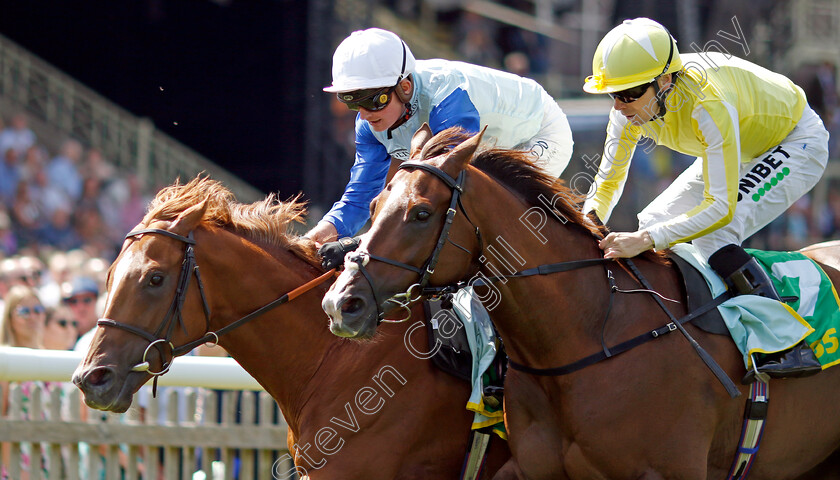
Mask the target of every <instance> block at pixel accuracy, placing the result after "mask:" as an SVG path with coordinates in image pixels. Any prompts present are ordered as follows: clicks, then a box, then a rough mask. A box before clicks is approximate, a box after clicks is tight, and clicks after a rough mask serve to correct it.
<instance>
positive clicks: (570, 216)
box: [418, 127, 607, 236]
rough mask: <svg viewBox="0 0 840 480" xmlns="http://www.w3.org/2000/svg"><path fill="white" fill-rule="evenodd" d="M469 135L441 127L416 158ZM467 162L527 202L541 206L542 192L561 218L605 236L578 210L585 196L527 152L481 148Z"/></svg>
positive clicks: (432, 154)
mask: <svg viewBox="0 0 840 480" xmlns="http://www.w3.org/2000/svg"><path fill="white" fill-rule="evenodd" d="M471 137H472V135H471V134H470V133H468V132H467V131H466V130H464V129H461V128H458V127H452V128H448V129H446V130H443V131H442V132H439V133H438V134H437V135H435V136H434V137H433V138H432V139H431V140H429V142H428V143H426V144H425V145H424V146H423V149H422V151H421V152H420V155H418V157H419V158H418V160H430V159H432V158H435V157H439V156H441V155H443V154H445V153H446V152H447V151H448V150H450V149H451V148H452V147H454V146H455V145H458V144H460V143H463V142H464V141H466V140H467V139H469V138H471ZM470 164H471V165H472V166H473V167H475V168H477V169H479V170H481V171H482V172H484V173H486V174H487V175H489V176H490V177H492V178H493V179H494V180H496V181H497V182H498V183H500V184H501V185H504V186H505V187H507V188H508V189H509V190H511V191H513V192H514V193H516V194H517V195H518V196H519V197H521V198H522V200H523V201H525V202H526V203H528V204H530V205H534V206H544V202H541V201H540V195H542V196H543V197H544V198H545V201H547V202H552V203H553V205H554V207H555V209H556V210H557V213H559V214H560V215H562V216H563V218H565V219H567V220H568V221H570V222H572V223H573V224H576V225H578V226H580V227H582V228H584V229H586V230H588V231H589V232H591V233H592V234H593V235H601V236H603V235H606V233H607V229H606V228H605V227H602V226H598V225H596V224H594V223H593V222H591V221H590V220H589V219H588V218H587V217H586V216H585V215H584V214H583V212H581V210H580V205H581V204H582V203H583V200H584V196H583V195H580V194H577V193H575V192H574V191H572V189H570V188H569V187H567V186H566V185H565V182H564V181H563V180H560V179H556V178H554V177H551V176H550V175H548V174H547V173H545V172H543V171H542V170H541V169H540V168H539V167H537V166H536V165H535V164H534V163H533V156H532V154H531V153H530V152H528V151H522V150H510V149H503V148H495V147H484V148H480V149H479V150H478V151H477V152H476V154H475V156H473V159H472V161H471V162H470Z"/></svg>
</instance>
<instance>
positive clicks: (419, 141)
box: [410, 122, 434, 158]
mask: <svg viewBox="0 0 840 480" xmlns="http://www.w3.org/2000/svg"><path fill="white" fill-rule="evenodd" d="M433 136H434V134H432V129H431V128H430V127H429V124H428V123H426V122H423V126H422V127H420V128H418V129H417V131H416V132H414V136H413V137H411V155H410V157H412V158H413V157H414V156H415V155H417V154H418V153H420V150H421V149H422V148H423V145H425V144H426V143H428V141H429V140H431V139H432V137H433Z"/></svg>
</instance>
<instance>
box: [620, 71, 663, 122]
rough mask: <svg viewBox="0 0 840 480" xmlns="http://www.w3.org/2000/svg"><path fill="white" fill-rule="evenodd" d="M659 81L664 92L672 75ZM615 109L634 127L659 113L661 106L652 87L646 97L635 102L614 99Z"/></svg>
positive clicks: (643, 96)
mask: <svg viewBox="0 0 840 480" xmlns="http://www.w3.org/2000/svg"><path fill="white" fill-rule="evenodd" d="M657 81H658V82H659V87H660V90H663V89H665V88H667V87H668V84H669V83H670V82H671V74H670V73H669V74H667V75H663V76H661V77H659V78H658V79H657ZM613 108H615V109H616V110H618V112H619V113H621V114H622V115H624V116H625V117H627V120H628V121H629V122H630V123H632V124H633V125H643V124H645V123H647V122H649V121H650V120H651V119H652V118H653V117H655V116H656V114H657V113H659V104H658V103H657V102H656V94H655V93H654V89H653V87H652V86H651V87H649V88H648V89H647V91H646V92H645V93H644V95H642V96H641V97H639V98H638V99H636V100H635V101H633V102H630V103H624V102H622V101H621V100H619V99H614V100H613Z"/></svg>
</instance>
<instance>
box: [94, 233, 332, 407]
mask: <svg viewBox="0 0 840 480" xmlns="http://www.w3.org/2000/svg"><path fill="white" fill-rule="evenodd" d="M144 233H154V234H159V235H164V236H167V237H170V238H173V239H175V240H178V241H180V242H182V243H184V244H185V249H184V260H183V262H182V263H181V272H180V274H179V276H178V284H177V287H176V288H175V296H174V298H173V299H172V304H171V305H170V306H169V310H168V311H167V312H166V315H165V316H164V318H163V321H161V323H160V325H159V326H158V328H157V329H156V330H155V331H154V333H149V332H147V331H146V330H143V329H141V328H138V327H135V326H133V325H129V324H126V323H122V322H118V321H116V320H112V319H110V318H100V319H99V320H97V321H96V324H97V325H98V326H101V327H115V328H119V329H121V330H125V331H126V332H129V333H133V334H134V335H137V336H139V337H142V338H144V339H146V340H148V341H149V345H148V346H147V347H146V350H145V351H144V352H143V358H142V359H141V361H140V363H138V364H137V365H135V366H134V367H132V368H131V371H133V372H147V373H148V374H149V375H152V376H153V377H154V384H153V392H155V391H156V390H157V379H158V377H159V376H161V375H163V374H165V373H166V372H168V371H169V368H170V367H171V366H172V362H173V361H174V360H175V357H177V356H179V355H183V354H185V353H187V352H189V351H190V350H192V349H193V348H195V347H197V346H199V345H201V344H202V343H207V342H210V341H211V340H212V342H213V344H214V345H215V344H218V343H219V337H220V336H222V335H224V334H226V333H228V332H230V331H231V330H233V329H235V328H238V327H240V326H242V325H244V324H246V323H248V322H250V321H251V320H253V319H255V318H257V317H258V316H260V315H262V314H263V313H265V312H267V311H269V310H271V309H273V308H276V307H278V306H280V305H282V304H284V303H287V302H289V301H291V300H294V299H295V298H297V297H298V296H300V295H302V294H303V293H305V292H307V291H309V290H311V289H312V288H314V287H316V286H318V285H320V284H321V283H324V282H325V281H326V280H327V279H329V278H330V277H331V276H333V275H334V274H335V269H332V270H330V271H328V272H326V273H324V274H323V275H321V276H319V277H317V278H314V279H312V280H310V281H309V282H307V283H305V284H303V285H301V286H299V287H297V288H295V289H294V290H292V291H290V292H288V293H286V294H284V295H282V296H281V297H280V298H277V299H275V300H273V301H271V302H269V303H267V304H266V305H263V306H262V307H260V308H258V309H256V310H254V311H253V312H251V313H249V314H247V315H245V316H244V317H242V318H240V319H238V320H236V321H234V322H231V323H229V324H228V325H226V326H224V327H222V328H220V329H218V330H216V331H211V330H210V305H209V304H208V303H207V297H206V295H205V294H204V283H203V282H202V281H201V274H200V273H199V270H198V265H197V264H196V261H195V248H194V246H195V239H193V234H192V232H190V234H189V235H188V236H186V237H185V236H183V235H178V234H177V233H173V232H170V231H168V230H163V229H160V228H147V229H143V230H134V231H131V232H129V233H128V234H127V235H126V236H125V238H126V239H130V238H134V237H136V236H138V235H142V234H144ZM192 275H195V278H196V282H197V284H198V291H199V294H200V295H201V304H202V308H203V310H204V322H205V325H206V326H205V334H204V335H203V336H202V337H201V338H199V339H197V340H193V341H191V342H188V343H186V344H184V345H181V346H179V347H175V346H174V345H173V344H172V341H171V339H172V334H173V332H174V330H175V322H176V321H177V323H178V324H179V325H180V326H181V329H182V330H183V331H184V333H185V334H186V333H187V331H186V327H185V326H184V319H183V317H182V315H181V309H182V307H183V305H184V300H185V299H186V295H187V288H188V287H189V284H190V278H191V276H192ZM164 330H166V335H165V336H161V334H162V333H163V332H164ZM164 346H167V347H169V355H170V356H171V359H170V360H169V361H166V362H164V361H163V359H164V358H166V355H165V351H164V349H163V347H164ZM152 347H155V348H157V350H158V352H159V353H160V357H161V362H162V366H161V370H160V371H157V372H153V371H151V370H149V366H150V365H149V362H148V360H147V359H146V356H147V355H148V354H149V351H150V350H151V349H152Z"/></svg>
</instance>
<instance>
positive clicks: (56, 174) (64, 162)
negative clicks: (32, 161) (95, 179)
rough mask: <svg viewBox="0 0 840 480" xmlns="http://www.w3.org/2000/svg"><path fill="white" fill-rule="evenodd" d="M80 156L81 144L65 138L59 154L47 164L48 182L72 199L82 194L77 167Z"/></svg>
mask: <svg viewBox="0 0 840 480" xmlns="http://www.w3.org/2000/svg"><path fill="white" fill-rule="evenodd" d="M81 158H82V144H81V143H79V142H77V141H75V140H72V139H71V140H66V141H65V142H64V143H63V144H62V145H61V150H60V152H59V154H58V155H57V156H56V157H54V158H53V159H52V160H51V161H50V163H49V164H48V165H47V177H48V178H49V182H50V184H52V185H55V186H57V187H58V188H59V189H61V190H62V191H63V192H64V193H65V194H66V195H67V196H68V197H69V198H70V199H71V200H74V201H75V200H78V199H79V197H80V196H81V195H82V176H81V174H79V169H78V165H79V161H80V160H81Z"/></svg>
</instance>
